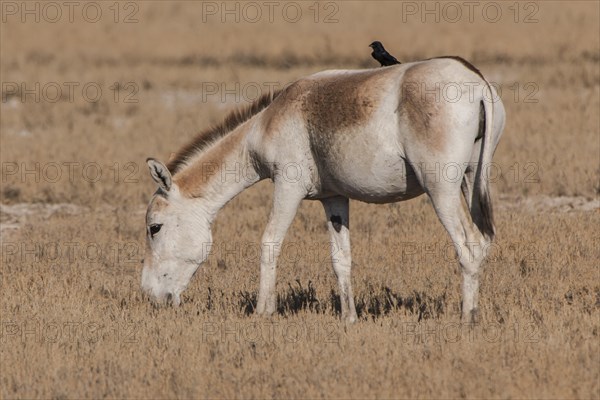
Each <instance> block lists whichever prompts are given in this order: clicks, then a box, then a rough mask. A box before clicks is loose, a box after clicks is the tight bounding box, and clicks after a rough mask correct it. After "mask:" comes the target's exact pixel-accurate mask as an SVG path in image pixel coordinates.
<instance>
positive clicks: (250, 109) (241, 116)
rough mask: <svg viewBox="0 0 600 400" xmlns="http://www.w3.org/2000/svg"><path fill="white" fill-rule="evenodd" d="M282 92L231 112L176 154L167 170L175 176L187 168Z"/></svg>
mask: <svg viewBox="0 0 600 400" xmlns="http://www.w3.org/2000/svg"><path fill="white" fill-rule="evenodd" d="M280 93H281V90H276V91H275V92H269V93H263V94H262V95H261V96H260V97H259V98H258V99H256V100H254V101H253V102H252V103H251V104H250V105H248V106H246V107H244V108H241V109H237V110H234V111H232V112H230V113H229V114H228V115H227V117H225V119H224V120H223V122H221V123H220V124H218V125H216V126H213V127H211V128H208V129H206V130H204V131H202V132H200V133H199V134H198V135H196V137H195V138H194V139H193V140H192V141H191V142H189V143H188V144H187V145H185V146H184V147H183V148H182V149H181V150H179V151H178V152H177V154H175V157H173V158H172V159H171V160H170V161H169V163H168V165H167V168H168V169H169V171H170V172H171V174H173V175H175V173H177V172H178V171H180V170H181V169H182V167H183V166H185V164H186V162H187V161H188V160H189V159H190V158H192V157H193V156H194V155H196V154H199V153H201V152H202V151H203V150H204V149H206V148H207V147H208V146H209V145H210V144H211V143H214V142H215V141H217V140H219V139H220V138H222V137H223V136H225V135H227V134H228V133H229V132H231V131H233V130H234V129H235V128H237V127H238V126H240V125H241V124H243V123H244V122H246V121H248V120H249V119H250V118H252V117H253V116H255V115H256V114H258V113H259V112H261V111H262V110H264V109H265V108H266V107H267V106H268V105H269V104H271V103H272V102H273V100H275V99H276V98H277V96H279V94H280Z"/></svg>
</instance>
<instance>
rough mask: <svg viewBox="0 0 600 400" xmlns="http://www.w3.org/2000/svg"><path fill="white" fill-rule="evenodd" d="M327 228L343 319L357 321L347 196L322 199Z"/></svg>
mask: <svg viewBox="0 0 600 400" xmlns="http://www.w3.org/2000/svg"><path fill="white" fill-rule="evenodd" d="M321 203H323V208H325V215H326V216H327V228H328V229H329V234H330V237H331V261H332V263H333V270H334V271H335V274H336V275H337V278H338V284H339V286H340V303H341V305H342V319H343V320H346V321H348V322H355V321H356V308H355V306H354V295H353V294H352V284H351V282H350V281H351V276H350V275H351V269H352V255H351V252H350V231H349V230H348V227H349V202H348V198H346V197H332V198H329V199H324V200H321Z"/></svg>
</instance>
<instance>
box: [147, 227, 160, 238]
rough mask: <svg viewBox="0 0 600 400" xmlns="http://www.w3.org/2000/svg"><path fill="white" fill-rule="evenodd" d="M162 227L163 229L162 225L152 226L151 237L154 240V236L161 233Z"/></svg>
mask: <svg viewBox="0 0 600 400" xmlns="http://www.w3.org/2000/svg"><path fill="white" fill-rule="evenodd" d="M161 227H162V224H152V225H150V237H151V238H154V235H156V234H157V233H158V232H159V231H160V228H161Z"/></svg>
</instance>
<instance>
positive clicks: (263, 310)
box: [256, 182, 304, 315]
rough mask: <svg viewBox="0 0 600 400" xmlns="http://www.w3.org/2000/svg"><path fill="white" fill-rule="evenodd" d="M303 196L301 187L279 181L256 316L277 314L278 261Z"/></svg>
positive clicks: (266, 240)
mask: <svg viewBox="0 0 600 400" xmlns="http://www.w3.org/2000/svg"><path fill="white" fill-rule="evenodd" d="M303 197H304V193H302V192H301V191H300V190H299V188H298V187H295V186H294V187H290V186H289V185H285V184H282V183H278V182H275V191H274V193H273V208H272V209H271V214H270V216H269V222H268V223H267V227H266V229H265V232H264V233H263V237H262V249H261V256H260V288H259V291H258V302H257V305H256V313H257V314H259V315H271V314H273V313H274V312H275V309H276V306H277V304H276V302H277V298H276V296H275V283H276V279H275V278H276V270H277V258H278V257H279V253H280V251H281V243H282V242H283V239H284V238H285V234H286V233H287V231H288V228H289V227H290V225H291V224H292V221H293V220H294V217H295V215H296V211H297V210H298V206H299V205H300V202H301V201H302V199H303Z"/></svg>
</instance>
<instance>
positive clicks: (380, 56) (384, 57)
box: [369, 41, 400, 67]
mask: <svg viewBox="0 0 600 400" xmlns="http://www.w3.org/2000/svg"><path fill="white" fill-rule="evenodd" d="M369 47H370V48H372V49H373V52H372V53H371V56H373V58H374V59H376V60H377V61H379V63H380V64H381V66H382V67H387V66H388V65H395V64H400V61H398V60H396V57H394V56H393V55H391V54H390V53H388V52H387V51H386V50H385V48H384V47H383V45H382V44H381V42H378V41H374V42H373V43H371V44H370V45H369Z"/></svg>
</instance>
